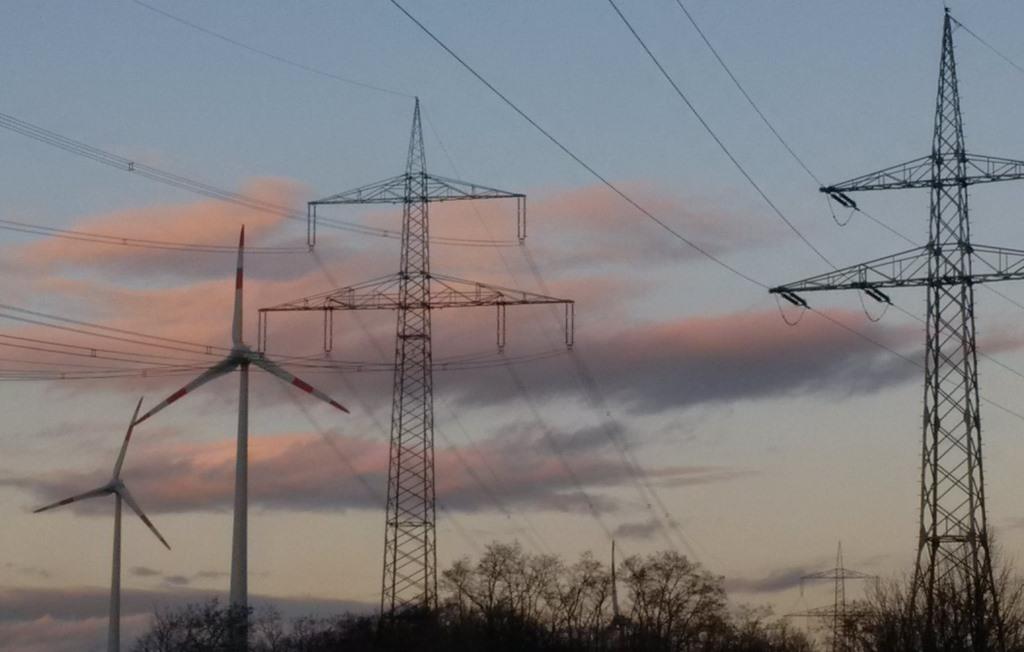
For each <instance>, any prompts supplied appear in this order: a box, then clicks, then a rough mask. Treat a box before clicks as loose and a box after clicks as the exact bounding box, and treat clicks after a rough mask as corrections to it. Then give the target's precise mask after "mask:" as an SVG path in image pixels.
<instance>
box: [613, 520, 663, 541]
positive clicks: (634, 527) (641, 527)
mask: <svg viewBox="0 0 1024 652" xmlns="http://www.w3.org/2000/svg"><path fill="white" fill-rule="evenodd" d="M663 528H664V524H663V523H662V522H661V521H659V520H658V519H656V518H650V519H648V520H646V521H636V522H631V523H621V524H620V525H619V526H618V527H616V528H615V531H614V532H612V534H614V535H615V537H616V538H619V539H641V540H644V539H650V538H651V537H652V535H654V533H655V532H659V531H661V530H662V529H663Z"/></svg>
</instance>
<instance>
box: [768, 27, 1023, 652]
mask: <svg viewBox="0 0 1024 652" xmlns="http://www.w3.org/2000/svg"><path fill="white" fill-rule="evenodd" d="M953 22H954V19H953V18H952V16H950V14H949V10H948V9H947V10H946V14H945V19H944V22H943V29H942V60H941V64H940V72H939V89H938V96H937V99H936V107H935V130H934V135H933V137H932V151H931V154H930V155H928V156H923V157H921V158H918V159H914V160H912V161H909V162H907V163H902V164H900V165H895V166H892V167H889V168H885V169H884V170H879V171H878V172H872V173H871V174H867V175H864V176H861V177H857V178H855V179H851V180H849V181H844V182H843V183H838V184H835V185H832V186H827V187H823V188H821V192H824V193H828V194H829V195H831V196H832V197H833V198H835V199H836V200H837V201H839V202H840V203H843V204H844V205H846V206H849V207H856V203H855V202H854V201H853V200H852V199H850V197H848V196H847V195H846V193H849V192H854V191H861V190H891V189H903V188H927V189H929V192H930V195H931V214H930V219H929V229H928V244H927V245H925V246H923V247H917V248H914V249H911V250H909V251H903V252H900V253H898V254H894V255H892V256H887V257H885V258H880V259H878V260H873V261H870V262H867V263H862V264H859V265H853V266H852V267H847V268H844V269H837V270H835V271H832V272H829V273H827V274H822V275H820V276H815V277H812V278H808V279H805V280H802V281H798V282H796V283H790V284H787V285H782V286H779V287H776V288H772V289H771V292H774V293H778V294H780V295H781V296H782V297H783V298H785V299H787V300H788V301H790V302H791V303H795V304H797V305H801V306H804V307H806V305H807V304H806V302H805V301H804V300H803V299H802V298H801V297H800V296H799V293H803V292H815V291H821V290H844V289H850V290H862V291H864V292H865V293H867V294H868V295H869V296H871V297H872V298H874V299H876V300H878V301H884V302H889V297H888V296H887V295H886V294H885V293H884V292H883V289H885V288H903V287H925V288H927V293H928V315H927V319H926V356H925V374H924V424H923V425H924V436H923V442H922V449H921V458H922V460H921V461H922V467H921V523H920V536H919V543H918V554H917V567H916V570H915V574H914V589H913V595H912V597H911V609H914V608H915V606H920V604H921V603H920V601H922V600H923V602H924V610H925V615H926V618H927V631H929V632H931V631H934V628H933V627H932V625H933V624H934V622H935V621H934V618H935V607H936V591H937V587H938V586H941V585H942V584H946V585H948V584H949V583H950V582H952V583H953V584H954V585H955V586H957V587H958V590H959V591H963V592H965V595H967V596H969V600H970V604H971V613H970V614H968V616H967V617H968V618H969V619H970V622H971V641H972V643H971V644H972V646H973V649H974V650H989V649H993V647H995V648H996V649H1001V648H1002V647H1003V643H1002V623H1001V619H1000V616H999V604H998V596H997V594H996V589H995V583H994V579H993V573H992V560H991V554H990V551H989V537H988V527H987V524H986V516H985V483H984V474H983V470H982V461H983V460H982V450H981V441H982V440H981V417H980V413H979V405H978V403H979V394H978V372H977V367H978V364H977V348H976V345H975V329H974V326H975V324H974V322H975V314H974V286H975V285H977V284H979V283H988V282H993V281H1009V280H1020V279H1024V251H1022V250H1018V249H1007V248H1005V247H998V246H987V245H978V244H974V243H973V242H971V224H970V219H969V215H968V210H967V204H968V202H967V200H968V193H967V188H968V186H971V185H974V184H979V183H990V182H994V181H1011V180H1017V179H1024V161H1018V160H1012V159H1005V158H996V157H993V156H981V155H978V154H971V153H968V152H967V150H966V149H965V147H964V132H963V123H962V120H961V115H960V95H959V91H958V89H957V76H956V61H955V59H954V56H953V28H952V24H953ZM925 636H926V640H925V641H924V645H925V647H926V649H933V648H934V645H935V641H934V640H931V641H929V640H928V638H929V635H928V634H926V635H925ZM932 638H933V637H932Z"/></svg>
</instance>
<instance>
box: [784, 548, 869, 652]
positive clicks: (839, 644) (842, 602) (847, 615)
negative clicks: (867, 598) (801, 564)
mask: <svg viewBox="0 0 1024 652" xmlns="http://www.w3.org/2000/svg"><path fill="white" fill-rule="evenodd" d="M872 579H873V580H877V579H878V578H877V577H875V576H874V575H868V574H866V573H861V572H860V571H855V570H850V569H849V568H846V567H844V566H843V542H842V541H840V542H839V549H838V550H837V551H836V567H835V568H832V569H830V570H827V571H820V572H818V573H811V574H809V575H804V576H803V577H801V578H800V591H801V593H802V592H803V583H804V582H806V581H809V580H832V581H833V583H834V586H835V589H834V597H833V601H832V606H831V607H817V608H815V609H810V610H808V611H803V612H800V613H793V614H786V616H787V617H788V618H816V619H821V620H824V621H826V622H829V621H831V623H832V647H831V648H830V649H831V651H832V652H849V650H850V649H851V647H850V643H851V639H850V622H851V621H852V620H856V619H857V618H860V617H862V616H864V614H865V612H864V611H863V609H859V608H855V609H851V608H849V607H848V606H847V604H846V580H872Z"/></svg>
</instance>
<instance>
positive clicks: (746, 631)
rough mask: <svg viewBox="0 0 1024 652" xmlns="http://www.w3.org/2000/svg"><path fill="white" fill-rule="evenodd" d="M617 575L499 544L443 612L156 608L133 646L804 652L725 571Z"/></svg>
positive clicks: (446, 591) (451, 575) (679, 561)
mask: <svg viewBox="0 0 1024 652" xmlns="http://www.w3.org/2000/svg"><path fill="white" fill-rule="evenodd" d="M616 570H617V575H618V577H617V584H618V595H619V597H620V599H619V600H618V602H619V606H620V609H619V613H618V616H616V613H615V612H616V609H615V606H614V603H615V602H616V601H615V600H613V590H612V574H611V570H610V568H609V567H608V565H607V564H604V563H602V562H601V561H599V560H597V559H596V558H595V557H594V556H593V555H592V554H590V553H586V554H584V555H582V556H581V557H580V558H579V560H577V561H576V562H575V563H566V562H565V561H563V560H562V559H560V558H558V557H556V556H554V555H542V554H529V553H526V552H524V551H523V550H522V548H521V547H520V546H519V545H518V544H504V543H492V544H490V545H489V546H487V548H486V550H485V551H484V553H483V555H482V556H481V557H480V559H479V560H478V561H476V562H475V563H473V562H471V561H470V560H469V559H468V558H465V559H461V560H459V561H456V562H455V563H454V564H452V566H451V567H450V568H448V569H446V570H444V571H443V573H442V574H441V577H440V579H439V584H440V586H439V591H440V599H439V602H440V605H439V607H438V608H437V609H436V610H433V611H429V612H426V611H425V612H420V613H407V614H405V615H403V616H402V617H398V618H394V619H383V620H382V619H380V618H379V617H378V616H360V615H351V614H349V615H342V616H338V617H334V618H300V619H298V620H294V621H291V622H285V621H284V620H283V619H282V618H281V617H280V616H279V615H277V614H276V613H273V612H261V613H253V612H252V611H251V610H237V609H231V608H228V607H224V606H222V605H220V604H219V603H217V602H216V601H213V602H208V603H203V604H193V605H188V606H186V607H184V608H181V609H177V610H173V611H161V612H158V613H156V614H155V615H154V618H153V624H152V627H151V629H150V631H149V632H147V633H146V634H144V635H143V636H142V637H141V638H140V639H139V640H138V641H137V642H136V644H135V646H134V648H133V650H134V651H135V652H172V651H173V652H214V651H216V652H224V651H228V650H232V648H233V645H232V640H233V639H232V632H235V631H238V630H237V628H238V626H239V624H240V623H245V622H246V621H248V630H249V637H248V638H249V643H248V650H250V651H252V652H300V651H301V652H327V651H328V650H330V651H336V650H345V651H353V652H363V651H370V650H372V651H382V652H383V651H388V652H390V651H395V652H418V651H434V650H451V651H453V652H459V651H463V650H467V651H468V650H483V651H486V652H512V651H517V652H520V651H527V650H538V651H551V652H555V651H558V652H577V651H578V652H584V651H587V652H589V651H603V650H609V651H611V650H615V651H640V650H643V651H647V650H651V651H662V650H664V651H666V652H667V651H673V652H674V651H683V650H693V651H700V652H724V651H726V650H729V651H736V652H760V651H763V650H773V651H779V652H807V651H810V650H813V649H814V647H813V645H812V643H811V641H810V640H809V639H808V637H807V636H806V635H805V634H803V633H802V632H800V631H798V630H797V629H796V627H794V626H793V625H792V624H791V623H789V622H788V621H786V620H784V619H778V618H773V617H772V615H771V612H770V610H769V609H767V608H753V607H738V608H730V606H729V603H728V600H727V596H726V591H725V588H724V586H723V578H722V577H720V576H716V575H712V574H711V573H709V572H708V571H707V570H705V569H704V568H703V567H701V565H700V564H699V563H696V562H693V561H691V560H689V559H687V558H686V557H685V556H683V555H681V554H679V553H677V552H672V551H667V552H658V553H655V554H651V555H648V556H643V557H641V556H634V557H629V558H627V559H625V560H623V561H622V562H621V563H620V564H619V565H618V568H617V569H616Z"/></svg>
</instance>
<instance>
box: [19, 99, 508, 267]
mask: <svg viewBox="0 0 1024 652" xmlns="http://www.w3.org/2000/svg"><path fill="white" fill-rule="evenodd" d="M0 128H3V129H7V130H9V131H13V132H15V133H18V134H21V135H22V136H26V137H28V138H31V139H33V140H36V141H39V142H41V143H44V144H47V145H51V146H53V147H56V148H58V149H61V150H64V151H66V152H68V153H70V154H74V155H76V156H81V157H83V158H86V159H89V160H92V161H95V162H97V163H100V164H102V165H106V166H108V167H112V168H115V169H117V170H121V171H123V172H129V173H131V174H134V175H137V176H141V177H145V178H146V179H149V180H151V181H155V182H157V183H161V184H164V185H166V186H170V187H172V188H178V189H180V190H185V191H188V192H191V193H193V194H197V195H201V196H203V197H209V198H211V199H217V200H219V201H223V202H227V203H230V204H235V205H237V206H242V207H243V208H248V209H250V210H254V211H259V212H261V213H267V214H270V215H277V216H279V217H284V218H285V219H289V220H294V221H301V222H307V221H308V219H309V217H308V215H307V214H306V212H305V211H299V210H297V209H294V208H290V207H287V206H281V205H279V204H275V203H273V202H268V201H265V200H262V199H259V198H257V197H253V196H251V195H245V194H242V193H237V192H234V191H231V190H226V189H224V188H218V187H217V186H214V185H211V184H209V183H206V182H203V181H198V180H196V179H192V178H189V177H186V176H182V175H180V174H175V173H173V172H168V171H166V170H162V169H160V168H157V167H154V166H152V165H146V164H145V163H139V162H137V161H133V160H132V159H129V158H126V157H124V156H120V155H117V154H113V153H111V152H108V151H106V150H103V149H100V148H98V147H93V146H92V145H88V144H86V143H83V142H81V141H77V140H74V139H73V138H69V137H67V136H63V135H61V134H59V133H57V132H55V131H51V130H49V129H45V128H43V127H40V126H38V125H35V124H32V123H31V122H27V121H25V120H21V119H20V118H16V117H14V116H12V115H8V114H6V113H0ZM317 224H318V225H322V226H325V227H327V228H331V229H339V230H343V231H350V232H353V233H359V234H360V235H368V236H374V237H378V238H390V239H393V240H400V239H401V238H402V234H401V233H400V232H398V231H391V230H388V229H382V228H378V227H372V226H366V225H363V224H356V223H352V222H343V221H341V220H336V219H328V218H318V219H317ZM431 243H434V244H440V245H451V246H469V247H507V246H517V245H518V241H487V240H478V239H473V238H451V237H436V238H432V239H431ZM179 244H181V245H183V246H187V245H188V244H189V243H179Z"/></svg>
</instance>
